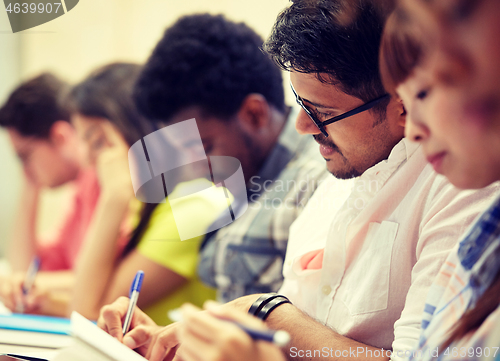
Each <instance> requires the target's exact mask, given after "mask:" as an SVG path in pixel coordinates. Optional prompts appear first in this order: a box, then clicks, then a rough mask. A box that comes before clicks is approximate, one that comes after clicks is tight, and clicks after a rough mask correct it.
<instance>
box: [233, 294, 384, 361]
mask: <svg viewBox="0 0 500 361" xmlns="http://www.w3.org/2000/svg"><path fill="white" fill-rule="evenodd" d="M260 296H261V294H256V295H249V296H244V297H240V298H239V299H236V300H234V301H231V302H229V303H227V304H226V305H224V307H230V308H236V309H239V310H241V311H245V312H248V310H249V309H250V306H251V305H252V304H253V302H254V301H255V300H257V299H258V298H259V297H260ZM266 324H267V326H268V327H269V328H270V329H274V330H285V331H287V332H288V333H289V334H290V336H291V341H290V343H289V345H288V346H286V347H285V348H283V352H284V354H285V356H286V357H287V359H289V360H293V361H302V360H324V359H325V358H328V359H329V360H343V361H350V360H358V361H359V360H389V358H390V355H391V352H390V351H387V350H384V349H379V348H376V347H372V346H368V345H365V344H363V343H361V342H357V341H354V340H352V339H350V338H347V337H345V336H342V335H339V334H338V333H337V332H335V331H333V330H332V329H330V328H328V327H326V326H324V325H322V324H321V323H319V322H317V321H316V320H314V319H312V318H311V317H309V316H307V315H306V314H305V313H303V312H302V311H300V310H299V309H298V308H297V307H295V306H293V305H291V304H283V305H281V306H278V307H277V308H275V309H274V310H273V311H272V312H271V314H270V315H269V316H268V317H267V319H266ZM327 354H328V355H327Z"/></svg>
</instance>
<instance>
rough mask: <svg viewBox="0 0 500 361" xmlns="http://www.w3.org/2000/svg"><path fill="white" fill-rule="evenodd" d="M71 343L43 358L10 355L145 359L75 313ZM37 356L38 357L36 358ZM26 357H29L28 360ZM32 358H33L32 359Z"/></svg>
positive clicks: (55, 360) (61, 360)
mask: <svg viewBox="0 0 500 361" xmlns="http://www.w3.org/2000/svg"><path fill="white" fill-rule="evenodd" d="M71 334H72V336H73V343H72V344H71V345H70V346H68V347H65V348H63V349H61V350H59V351H58V352H57V353H55V355H49V357H44V356H43V354H42V353H40V354H37V353H36V352H34V353H30V354H29V355H12V354H10V355H9V356H11V357H14V358H19V359H21V360H35V361H39V360H40V361H44V360H50V361H145V360H146V359H145V358H144V357H142V356H141V355H139V354H138V353H136V352H135V351H133V350H131V349H129V348H128V347H127V346H125V345H123V344H122V343H120V342H119V341H118V340H116V339H115V338H113V337H112V336H110V335H108V334H107V333H106V332H104V331H103V330H101V329H100V328H99V327H97V326H96V325H95V324H94V323H93V322H91V321H89V320H87V319H86V318H85V317H83V316H82V315H80V314H79V313H77V312H73V313H72V314H71ZM37 355H39V356H37ZM26 356H29V357H28V358H27V357H26ZM33 357H34V358H33Z"/></svg>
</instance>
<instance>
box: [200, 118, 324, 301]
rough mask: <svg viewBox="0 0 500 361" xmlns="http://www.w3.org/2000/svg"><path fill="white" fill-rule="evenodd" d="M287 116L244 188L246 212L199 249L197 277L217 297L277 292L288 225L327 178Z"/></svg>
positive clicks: (311, 145)
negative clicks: (261, 161) (213, 288)
mask: <svg viewBox="0 0 500 361" xmlns="http://www.w3.org/2000/svg"><path fill="white" fill-rule="evenodd" d="M296 116H297V112H296V111H292V112H291V114H290V116H289V117H288V120H287V123H286V124H285V126H284V128H283V131H282V132H281V134H280V136H279V138H278V141H277V144H276V145H275V146H274V148H273V150H272V151H271V153H270V155H269V157H268V158H267V160H266V162H265V164H264V165H263V167H262V169H261V170H260V172H259V174H258V175H257V176H254V177H252V178H251V179H250V181H249V183H248V184H247V192H248V209H247V210H246V212H245V214H244V215H242V216H241V217H240V218H238V219H237V220H236V221H234V222H233V223H232V224H230V225H228V226H226V227H224V228H221V229H220V230H218V231H217V232H216V233H215V234H214V233H212V234H210V235H209V236H208V237H209V238H207V240H206V242H205V244H204V246H203V247H202V250H201V255H200V262H199V265H198V274H199V276H200V278H201V280H202V281H203V282H204V283H206V284H208V285H210V286H212V287H216V288H217V298H218V300H219V301H221V302H228V301H231V300H233V299H235V298H238V297H241V296H244V295H248V294H253V293H265V292H273V291H277V290H278V289H279V287H280V286H281V283H282V282H283V275H282V268H283V260H284V257H285V252H286V245H287V242H288V233H289V228H290V225H291V224H292V223H293V221H294V220H295V219H296V218H297V217H298V215H299V214H300V212H301V211H302V209H303V208H304V206H305V204H306V203H307V201H308V200H309V198H310V197H311V195H312V194H313V192H314V191H315V190H316V188H317V186H318V184H319V182H320V181H321V180H322V179H323V178H324V177H326V176H327V175H328V173H327V171H326V167H325V161H324V159H322V157H321V156H320V154H319V151H318V146H317V144H316V142H315V141H314V139H313V138H312V137H309V136H301V135H299V134H298V133H297V131H296V130H295V117H296Z"/></svg>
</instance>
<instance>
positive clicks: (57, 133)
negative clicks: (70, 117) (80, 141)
mask: <svg viewBox="0 0 500 361" xmlns="http://www.w3.org/2000/svg"><path fill="white" fill-rule="evenodd" d="M74 136H75V128H73V126H72V125H71V124H70V123H69V122H67V121H65V120H58V121H56V122H55V123H54V124H52V126H51V127H50V131H49V140H50V141H51V143H52V144H54V145H56V146H64V145H65V144H66V143H67V142H68V141H73V139H74Z"/></svg>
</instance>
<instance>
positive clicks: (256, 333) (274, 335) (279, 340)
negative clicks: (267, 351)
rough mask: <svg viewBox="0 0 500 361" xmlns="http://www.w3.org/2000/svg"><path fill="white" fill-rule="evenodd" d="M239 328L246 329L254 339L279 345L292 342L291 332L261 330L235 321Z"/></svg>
mask: <svg viewBox="0 0 500 361" xmlns="http://www.w3.org/2000/svg"><path fill="white" fill-rule="evenodd" d="M234 323H235V324H236V325H237V326H238V327H239V328H241V329H242V330H243V331H245V332H246V333H247V334H248V336H250V337H251V338H252V339H253V340H262V341H267V342H272V343H274V344H275V345H277V346H279V347H283V346H286V345H287V344H288V343H289V342H290V334H289V333H288V332H286V331H283V330H279V331H261V330H255V329H253V328H249V327H246V326H244V325H242V324H241V323H237V322H234Z"/></svg>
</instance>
